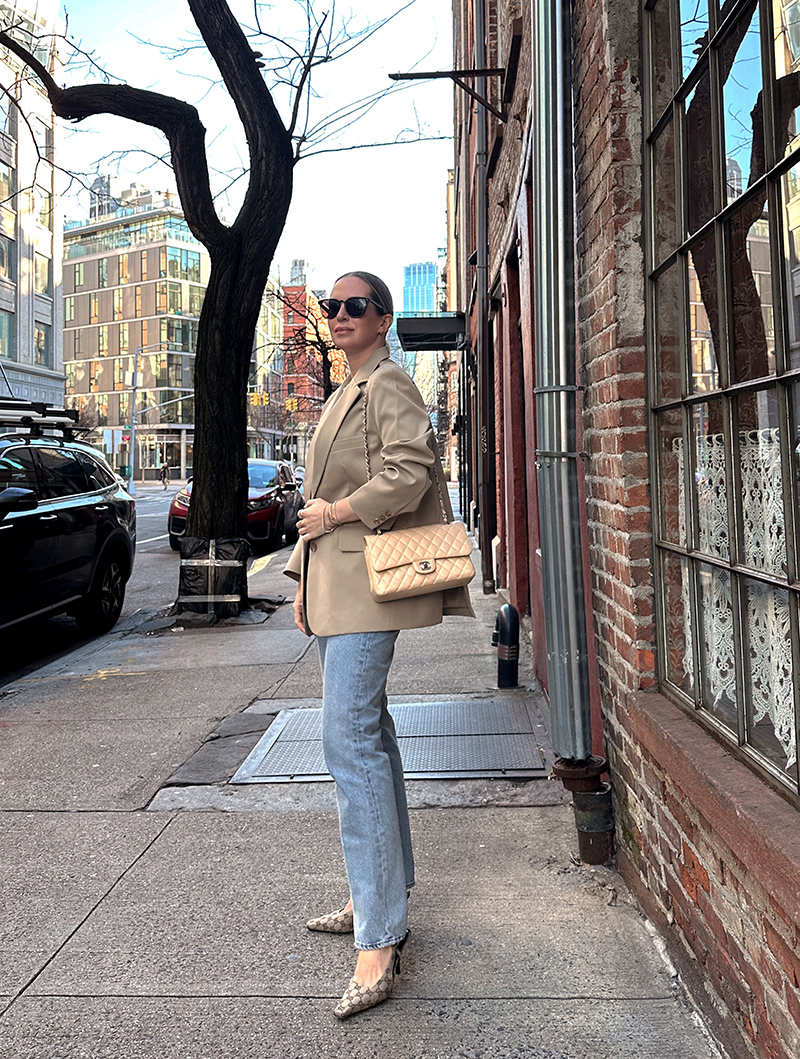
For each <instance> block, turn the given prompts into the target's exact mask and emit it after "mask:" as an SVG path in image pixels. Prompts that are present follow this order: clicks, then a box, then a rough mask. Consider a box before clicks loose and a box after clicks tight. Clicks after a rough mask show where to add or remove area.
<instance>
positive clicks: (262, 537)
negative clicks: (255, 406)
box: [167, 460, 303, 551]
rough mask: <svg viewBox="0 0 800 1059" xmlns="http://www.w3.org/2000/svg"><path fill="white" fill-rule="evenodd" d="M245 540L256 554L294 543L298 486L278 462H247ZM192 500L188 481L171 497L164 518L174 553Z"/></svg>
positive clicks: (286, 467) (299, 502) (299, 501)
mask: <svg viewBox="0 0 800 1059" xmlns="http://www.w3.org/2000/svg"><path fill="white" fill-rule="evenodd" d="M247 477H248V479H249V486H250V488H249V492H248V496H247V537H248V539H249V541H250V543H251V544H252V545H253V547H254V549H255V550H256V551H274V550H275V549H276V548H280V546H281V544H282V543H283V538H284V537H285V538H286V543H287V544H294V543H295V541H296V540H297V518H298V516H299V514H300V509H301V508H302V506H303V497H302V495H301V493H300V489H299V488H298V483H297V482H296V481H295V480H294V478H293V476H292V472H291V469H290V468H289V465H288V463H284V462H283V461H282V460H248V461H247ZM191 499H192V480H191V478H190V479H189V481H188V482H187V483H186V485H185V486H184V487H183V489H181V490H180V492H179V493H177V494H176V495H175V497H174V498H173V500H172V503H171V504H170V508H169V515H168V518H167V530H168V532H169V543H170V547H171V548H173V549H174V550H175V551H177V550H178V547H179V545H178V541H179V540H180V538H181V537H183V536H184V534H185V533H186V517H187V515H188V513H189V503H190V502H191Z"/></svg>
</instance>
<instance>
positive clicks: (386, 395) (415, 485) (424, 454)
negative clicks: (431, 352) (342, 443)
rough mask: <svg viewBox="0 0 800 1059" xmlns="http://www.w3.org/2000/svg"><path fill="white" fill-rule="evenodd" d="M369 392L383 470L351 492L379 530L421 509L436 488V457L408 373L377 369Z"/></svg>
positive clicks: (359, 511)
mask: <svg viewBox="0 0 800 1059" xmlns="http://www.w3.org/2000/svg"><path fill="white" fill-rule="evenodd" d="M366 393H367V429H368V433H369V436H370V442H371V444H370V452H371V453H372V452H374V445H373V444H372V442H373V432H374V434H375V435H376V436H377V438H378V439H379V440H380V456H381V461H382V466H378V467H376V466H375V465H374V464H373V467H372V480H371V481H369V482H367V483H366V484H365V485H362V486H360V487H359V488H358V489H356V490H355V492H354V493H351V494H350V497H349V500H350V504H351V506H352V508H353V511H354V512H355V513H356V515H358V517H359V519H361V521H362V522H363V523H364V524H365V525H367V526H380V525H381V524H382V523H384V522H386V521H387V520H389V519H393V518H396V517H397V516H398V515H401V514H403V513H404V512H406V511H414V510H416V508H417V507H419V504H420V501H421V500H422V498H423V496H424V495H425V493H426V492H427V490H428V488H429V486H430V484H431V477H430V473H429V468H430V467H431V466H432V465H433V460H434V455H433V452H432V451H431V448H430V446H429V444H428V433H429V431H430V419H429V418H428V413H427V411H426V410H425V404H424V402H423V400H422V395H421V394H420V392H419V390H418V389H417V387H416V385H415V384H414V382H413V380H412V379H410V378H409V377H408V375H406V373H405V372H404V371H400V370H386V371H385V372H384V369H382V368H381V369H378V372H376V374H375V375H374V376H373V377H372V378H371V379H370V381H369V382H368V384H367V389H366ZM371 462H372V457H371Z"/></svg>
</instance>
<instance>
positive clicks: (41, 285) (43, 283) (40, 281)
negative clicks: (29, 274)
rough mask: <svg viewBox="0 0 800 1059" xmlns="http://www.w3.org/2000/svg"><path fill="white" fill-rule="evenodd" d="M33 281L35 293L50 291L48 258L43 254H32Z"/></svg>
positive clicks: (47, 292)
mask: <svg viewBox="0 0 800 1059" xmlns="http://www.w3.org/2000/svg"><path fill="white" fill-rule="evenodd" d="M34 283H35V288H36V293H37V294H49V293H50V259H49V258H46V257H45V256H44V254H35V255H34Z"/></svg>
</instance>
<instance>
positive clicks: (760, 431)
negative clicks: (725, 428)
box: [736, 390, 786, 576]
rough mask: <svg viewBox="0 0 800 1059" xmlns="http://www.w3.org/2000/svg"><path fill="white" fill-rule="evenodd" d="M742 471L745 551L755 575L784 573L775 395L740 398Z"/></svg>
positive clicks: (747, 395) (756, 394)
mask: <svg viewBox="0 0 800 1059" xmlns="http://www.w3.org/2000/svg"><path fill="white" fill-rule="evenodd" d="M736 406H737V412H738V417H739V455H738V459H739V467H740V473H741V476H742V502H741V515H742V548H743V552H744V561H745V563H747V565H748V566H752V567H754V568H755V569H756V570H763V571H765V572H766V573H770V574H775V575H776V576H781V575H785V574H786V532H785V529H784V517H783V476H782V473H781V442H780V430H779V429H778V402H777V398H776V395H775V391H774V390H761V391H759V392H758V393H749V394H744V395H743V396H741V397H739V398H737V402H736Z"/></svg>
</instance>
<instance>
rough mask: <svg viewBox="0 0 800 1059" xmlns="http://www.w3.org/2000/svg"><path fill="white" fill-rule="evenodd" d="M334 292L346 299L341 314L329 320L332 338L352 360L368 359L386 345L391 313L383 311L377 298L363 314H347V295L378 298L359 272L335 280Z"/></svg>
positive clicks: (341, 298)
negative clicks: (379, 310) (345, 304)
mask: <svg viewBox="0 0 800 1059" xmlns="http://www.w3.org/2000/svg"><path fill="white" fill-rule="evenodd" d="M330 296H331V298H338V299H339V300H340V301H341V303H342V304H341V306H340V308H339V312H338V314H337V315H336V316H335V317H334V318H333V319H332V320H329V321H328V327H329V328H330V332H331V338H332V339H333V341H334V342H335V343H336V345H337V346H338V347H339V349H342V350H344V352H345V353H346V354H347V358H348V360H349V361H350V362H351V364H352V361H353V358H355V359H356V360H359V361H363V360H366V358H367V356H369V354H370V353H372V351H373V350H375V349H378V348H379V347H380V346H382V345H385V343H386V332H387V331H388V329H389V326H390V325H391V322H392V318H391V316H389V315H383V314H382V313H379V312H378V310H377V309H376V308H375V305H374V304H373V302H370V304H369V305H368V306H367V311H366V313H364V315H363V316H360V317H355V316H348V315H347V309H346V308H345V306H344V302H345V299H346V298H374V295H373V293H372V291H371V290H370V288H369V286H368V285H367V284H366V283H365V282H364V280H363V279H359V278H358V276H343V277H342V278H341V279H340V280H337V281H336V283H335V284H334V286H333V290H332V291H331V293H330Z"/></svg>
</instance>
